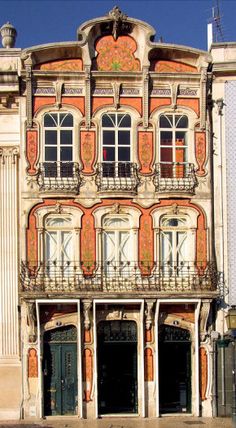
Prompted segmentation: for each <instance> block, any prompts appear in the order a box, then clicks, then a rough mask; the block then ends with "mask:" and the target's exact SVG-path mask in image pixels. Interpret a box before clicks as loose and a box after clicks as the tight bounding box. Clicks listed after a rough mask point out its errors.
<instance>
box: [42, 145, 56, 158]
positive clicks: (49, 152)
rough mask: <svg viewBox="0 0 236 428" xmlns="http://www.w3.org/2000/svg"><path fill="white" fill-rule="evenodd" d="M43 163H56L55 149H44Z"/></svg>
mask: <svg viewBox="0 0 236 428" xmlns="http://www.w3.org/2000/svg"><path fill="white" fill-rule="evenodd" d="M45 161H57V148H56V147H45Z"/></svg>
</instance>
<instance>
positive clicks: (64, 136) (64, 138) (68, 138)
mask: <svg viewBox="0 0 236 428" xmlns="http://www.w3.org/2000/svg"><path fill="white" fill-rule="evenodd" d="M60 136H61V144H68V145H72V131H61V132H60Z"/></svg>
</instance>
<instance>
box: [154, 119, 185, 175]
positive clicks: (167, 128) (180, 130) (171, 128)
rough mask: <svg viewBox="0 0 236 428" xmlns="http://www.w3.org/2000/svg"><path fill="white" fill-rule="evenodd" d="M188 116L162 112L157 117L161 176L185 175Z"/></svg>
mask: <svg viewBox="0 0 236 428" xmlns="http://www.w3.org/2000/svg"><path fill="white" fill-rule="evenodd" d="M188 126H189V125H188V117H187V116H186V115H181V114H162V115H161V116H160V118H159V133H160V138H159V141H160V156H159V159H160V163H161V177H167V178H168V177H175V178H181V177H184V176H185V174H186V173H185V169H186V166H187V162H188Z"/></svg>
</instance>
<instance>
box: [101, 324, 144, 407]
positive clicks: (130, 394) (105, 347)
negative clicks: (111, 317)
mask: <svg viewBox="0 0 236 428" xmlns="http://www.w3.org/2000/svg"><path fill="white" fill-rule="evenodd" d="M136 330H137V327H136V323H135V322H133V321H131V322H130V321H105V322H101V323H99V325H98V410H99V414H111V413H116V414H118V413H137V412H138V394H137V331H136Z"/></svg>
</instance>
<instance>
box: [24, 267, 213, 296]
mask: <svg viewBox="0 0 236 428" xmlns="http://www.w3.org/2000/svg"><path fill="white" fill-rule="evenodd" d="M20 283H21V291H22V292H24V293H39V292H45V293H62V292H84V291H86V292H89V291H90V292H95V291H97V292H101V291H102V292H111V293H112V292H122V293H124V292H137V293H138V292H140V291H153V292H173V293H175V292H177V293H181V292H201V291H216V289H217V286H218V274H217V271H216V265H215V263H214V262H180V263H174V262H173V263H169V262H165V263H161V262H160V263H155V262H153V263H150V262H139V263H138V262H127V261H126V262H99V263H98V262H97V263H96V262H94V261H91V262H77V261H67V262H58V261H54V262H46V263H43V262H38V261H35V262H33V261H32V262H24V261H22V263H21V275H20Z"/></svg>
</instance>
